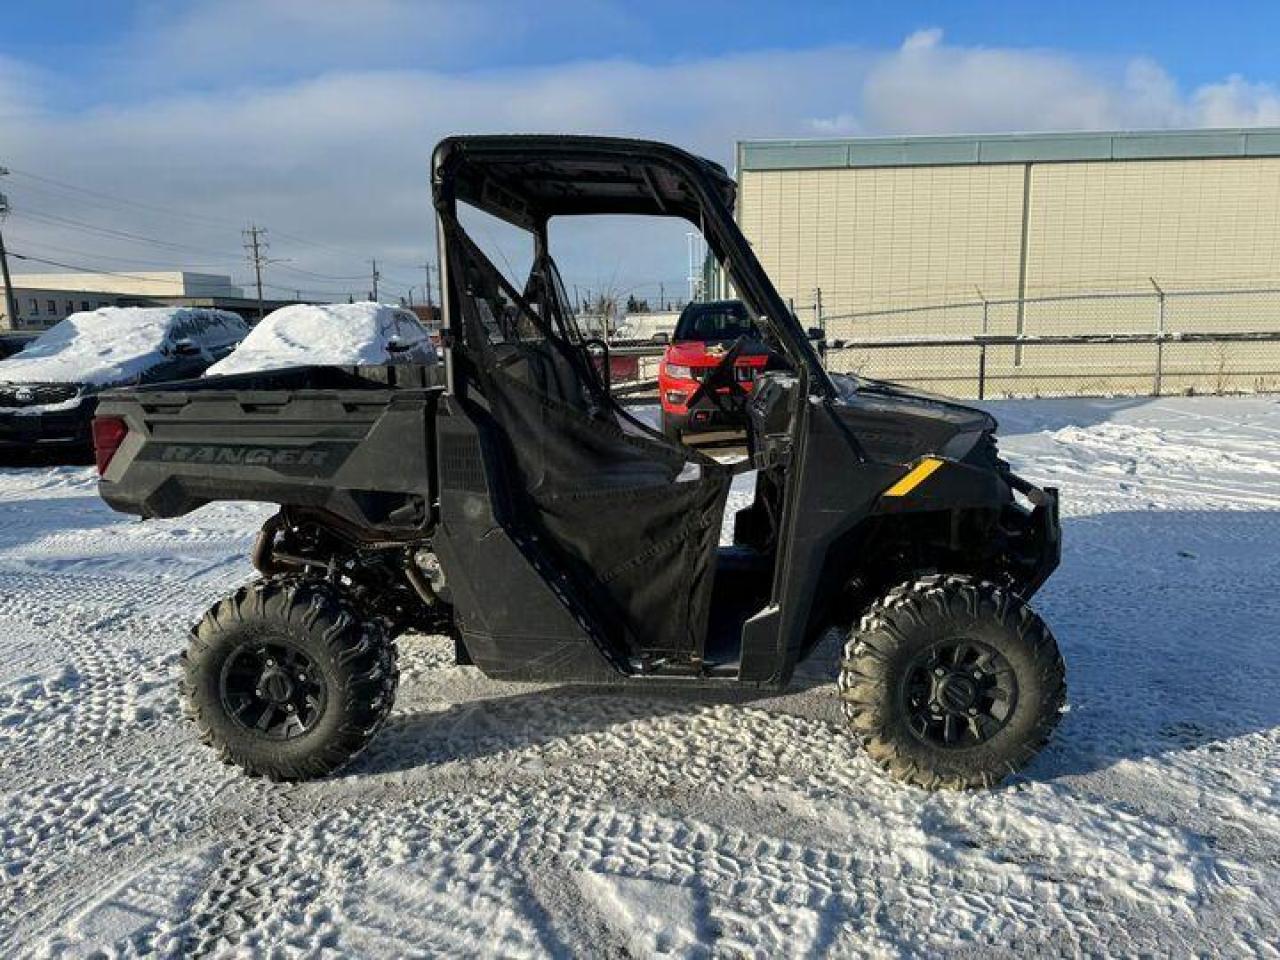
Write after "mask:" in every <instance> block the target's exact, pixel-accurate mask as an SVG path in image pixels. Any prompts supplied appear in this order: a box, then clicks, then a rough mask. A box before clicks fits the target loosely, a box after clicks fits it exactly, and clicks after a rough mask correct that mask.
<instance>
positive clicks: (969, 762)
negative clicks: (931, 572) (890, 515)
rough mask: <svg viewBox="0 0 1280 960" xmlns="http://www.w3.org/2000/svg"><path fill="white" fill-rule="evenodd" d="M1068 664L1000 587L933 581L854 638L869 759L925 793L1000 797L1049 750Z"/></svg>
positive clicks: (854, 683)
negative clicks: (1005, 783)
mask: <svg viewBox="0 0 1280 960" xmlns="http://www.w3.org/2000/svg"><path fill="white" fill-rule="evenodd" d="M1064 673H1065V671H1064V667H1063V663H1062V657H1061V656H1060V655H1059V653H1058V645H1057V643H1056V642H1055V641H1054V639H1053V634H1051V633H1050V632H1049V628H1048V627H1047V626H1045V624H1044V621H1043V620H1041V619H1040V617H1038V616H1037V615H1036V614H1035V613H1034V612H1033V611H1032V610H1031V608H1030V607H1028V606H1027V605H1026V604H1025V603H1023V602H1022V601H1021V600H1019V599H1018V598H1017V597H1015V596H1013V595H1012V594H1011V593H1009V592H1008V591H1006V590H1005V589H1003V588H1001V587H998V586H996V585H995V584H991V583H986V582H982V581H978V580H974V579H972V578H969V577H962V576H947V575H938V576H929V577H924V578H922V579H919V580H916V581H915V582H912V583H907V584H903V585H902V586H900V587H897V588H895V589H893V590H891V591H889V593H887V594H886V595H885V596H884V597H883V598H881V599H880V600H879V601H878V602H876V603H875V604H874V605H873V606H872V607H871V609H870V610H868V611H867V613H866V614H865V616H863V618H862V621H861V623H860V624H859V625H858V626H857V627H856V628H855V629H854V630H853V632H852V634H851V636H850V638H849V642H848V644H847V645H846V647H845V654H844V659H843V661H842V663H841V669H840V677H839V686H840V696H841V699H842V700H843V702H844V704H843V705H844V712H845V716H846V717H847V719H848V721H849V723H850V725H851V726H852V728H853V730H854V732H855V733H856V734H857V735H858V736H859V738H860V739H861V740H862V743H863V746H864V747H865V748H866V751H867V753H868V755H869V756H870V757H871V759H873V760H874V761H876V763H878V764H879V765H880V766H881V767H882V768H883V769H884V770H886V771H887V772H888V773H889V774H890V775H891V776H893V777H895V778H896V779H899V780H904V781H906V782H908V783H912V784H915V785H916V786H920V787H924V788H926V789H930V790H934V789H938V788H950V789H964V788H967V787H990V786H994V785H995V784H996V783H998V782H1000V781H1001V780H1002V779H1004V777H1005V776H1007V775H1008V774H1010V773H1013V772H1014V771H1016V770H1018V769H1019V768H1021V767H1022V766H1023V765H1024V764H1026V763H1027V762H1028V761H1030V760H1031V758H1032V757H1034V756H1035V755H1036V754H1037V753H1038V752H1039V751H1040V748H1041V747H1043V746H1044V745H1045V743H1046V742H1047V741H1048V739H1049V737H1050V735H1051V734H1052V733H1053V730H1054V727H1056V726H1057V723H1058V718H1059V715H1060V714H1061V712H1062V708H1063V705H1064V703H1065V701H1066V680H1065V676H1064Z"/></svg>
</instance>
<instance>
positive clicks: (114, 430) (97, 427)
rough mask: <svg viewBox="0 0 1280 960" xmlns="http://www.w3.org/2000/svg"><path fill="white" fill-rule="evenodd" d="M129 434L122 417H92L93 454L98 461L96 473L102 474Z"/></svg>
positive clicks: (127, 426)
mask: <svg viewBox="0 0 1280 960" xmlns="http://www.w3.org/2000/svg"><path fill="white" fill-rule="evenodd" d="M128 435H129V425H128V424H127V423H125V422H124V418H123V417H94V418H93V455H94V458H95V459H96V460H97V463H98V475H99V476H102V475H103V474H105V473H106V472H107V467H109V466H111V458H112V457H114V456H115V455H116V451H117V450H119V449H120V444H122V443H124V438H125V437H127V436H128Z"/></svg>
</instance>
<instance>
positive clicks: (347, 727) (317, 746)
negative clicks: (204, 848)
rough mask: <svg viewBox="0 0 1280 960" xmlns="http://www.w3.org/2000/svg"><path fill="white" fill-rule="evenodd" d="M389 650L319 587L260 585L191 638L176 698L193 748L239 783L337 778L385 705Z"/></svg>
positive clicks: (302, 582) (393, 676) (228, 603)
mask: <svg viewBox="0 0 1280 960" xmlns="http://www.w3.org/2000/svg"><path fill="white" fill-rule="evenodd" d="M398 679H399V673H398V671H397V669H396V651H395V646H394V644H393V643H392V642H391V640H390V638H389V637H388V636H387V632H386V629H385V627H384V626H383V624H382V623H381V622H380V621H377V620H364V619H361V618H360V617H359V615H358V614H357V613H356V612H355V611H354V610H353V609H352V607H350V606H349V605H348V604H347V603H345V602H344V601H343V599H342V598H341V596H340V595H339V594H338V593H337V591H336V590H335V589H334V588H333V587H331V586H329V585H328V584H326V583H324V582H322V581H315V580H306V579H288V580H261V581H257V582H255V583H251V584H249V585H248V586H245V587H242V588H241V589H240V590H238V591H237V592H236V593H235V594H233V595H232V596H230V597H228V598H227V599H225V600H222V601H220V602H219V603H217V604H215V605H214V607H213V608H212V609H211V610H210V611H209V612H208V613H206V614H205V616H204V618H203V619H202V620H201V621H200V622H199V623H198V624H197V625H196V626H195V628H194V629H193V630H192V632H191V639H190V643H189V645H188V647H187V651H186V653H185V654H184V655H183V678H182V692H183V699H184V701H185V704H186V709H187V713H188V715H189V716H190V717H191V719H192V720H194V721H195V724H196V728H197V730H198V731H199V735H200V739H201V740H202V741H203V742H204V743H205V744H207V745H208V746H210V747H212V748H213V749H214V750H216V751H217V752H218V755H219V756H220V757H221V759H222V760H223V761H224V762H225V763H234V764H236V765H237V766H239V767H241V768H242V769H243V770H244V771H245V772H246V773H248V774H250V775H251V776H266V777H268V778H270V779H272V780H309V779H312V778H314V777H321V776H324V775H326V774H328V773H331V772H332V771H334V770H336V769H338V768H339V767H341V766H342V765H343V764H345V763H346V762H347V761H348V760H350V759H351V758H352V757H353V756H355V754H357V753H358V752H360V750H362V749H363V748H364V747H365V746H366V745H367V744H368V742H369V741H370V740H371V739H372V738H373V735H374V734H375V733H376V732H377V731H378V729H379V728H380V727H381V726H382V724H383V722H384V721H385V720H386V718H387V715H388V714H389V713H390V712H391V705H392V703H393V701H394V699H395V688H396V682H397V680H398Z"/></svg>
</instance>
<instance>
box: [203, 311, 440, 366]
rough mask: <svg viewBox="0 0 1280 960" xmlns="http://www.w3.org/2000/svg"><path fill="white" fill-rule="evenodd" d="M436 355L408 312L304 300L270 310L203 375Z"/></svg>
mask: <svg viewBox="0 0 1280 960" xmlns="http://www.w3.org/2000/svg"><path fill="white" fill-rule="evenodd" d="M435 359H436V354H435V349H434V347H432V346H431V342H430V339H429V337H428V335H427V331H426V330H425V329H424V328H423V327H422V325H421V324H420V323H419V322H418V320H417V318H415V317H414V315H413V314H411V313H409V311H407V310H402V309H400V308H398V307H391V306H387V305H386V304H384V303H333V304H306V303H301V304H295V305H294V306H290V307H281V308H280V309H279V310H275V311H273V312H271V313H269V314H268V315H267V316H266V317H264V318H263V320H262V322H261V323H259V324H258V325H257V326H256V327H254V328H253V331H252V332H251V333H250V334H249V335H248V336H247V337H245V338H244V340H243V341H242V342H241V344H240V346H238V347H237V348H236V349H235V351H234V352H233V353H231V354H230V355H229V356H227V357H226V358H225V359H223V360H220V361H218V362H217V363H215V364H214V365H213V366H211V367H210V368H209V369H208V371H207V372H206V373H205V376H218V375H221V374H228V373H250V372H253V371H257V370H279V369H282V368H285V367H301V366H312V365H315V366H355V365H359V364H375V363H400V362H412V363H434V362H435Z"/></svg>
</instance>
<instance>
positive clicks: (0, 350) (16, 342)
mask: <svg viewBox="0 0 1280 960" xmlns="http://www.w3.org/2000/svg"><path fill="white" fill-rule="evenodd" d="M34 339H35V334H34V333H0V360H3V359H4V358H5V357H11V356H13V355H14V354H15V353H17V352H18V351H19V350H21V349H22V348H23V347H25V346H26V345H27V344H29V343H30V342H31V341H32V340H34Z"/></svg>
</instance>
